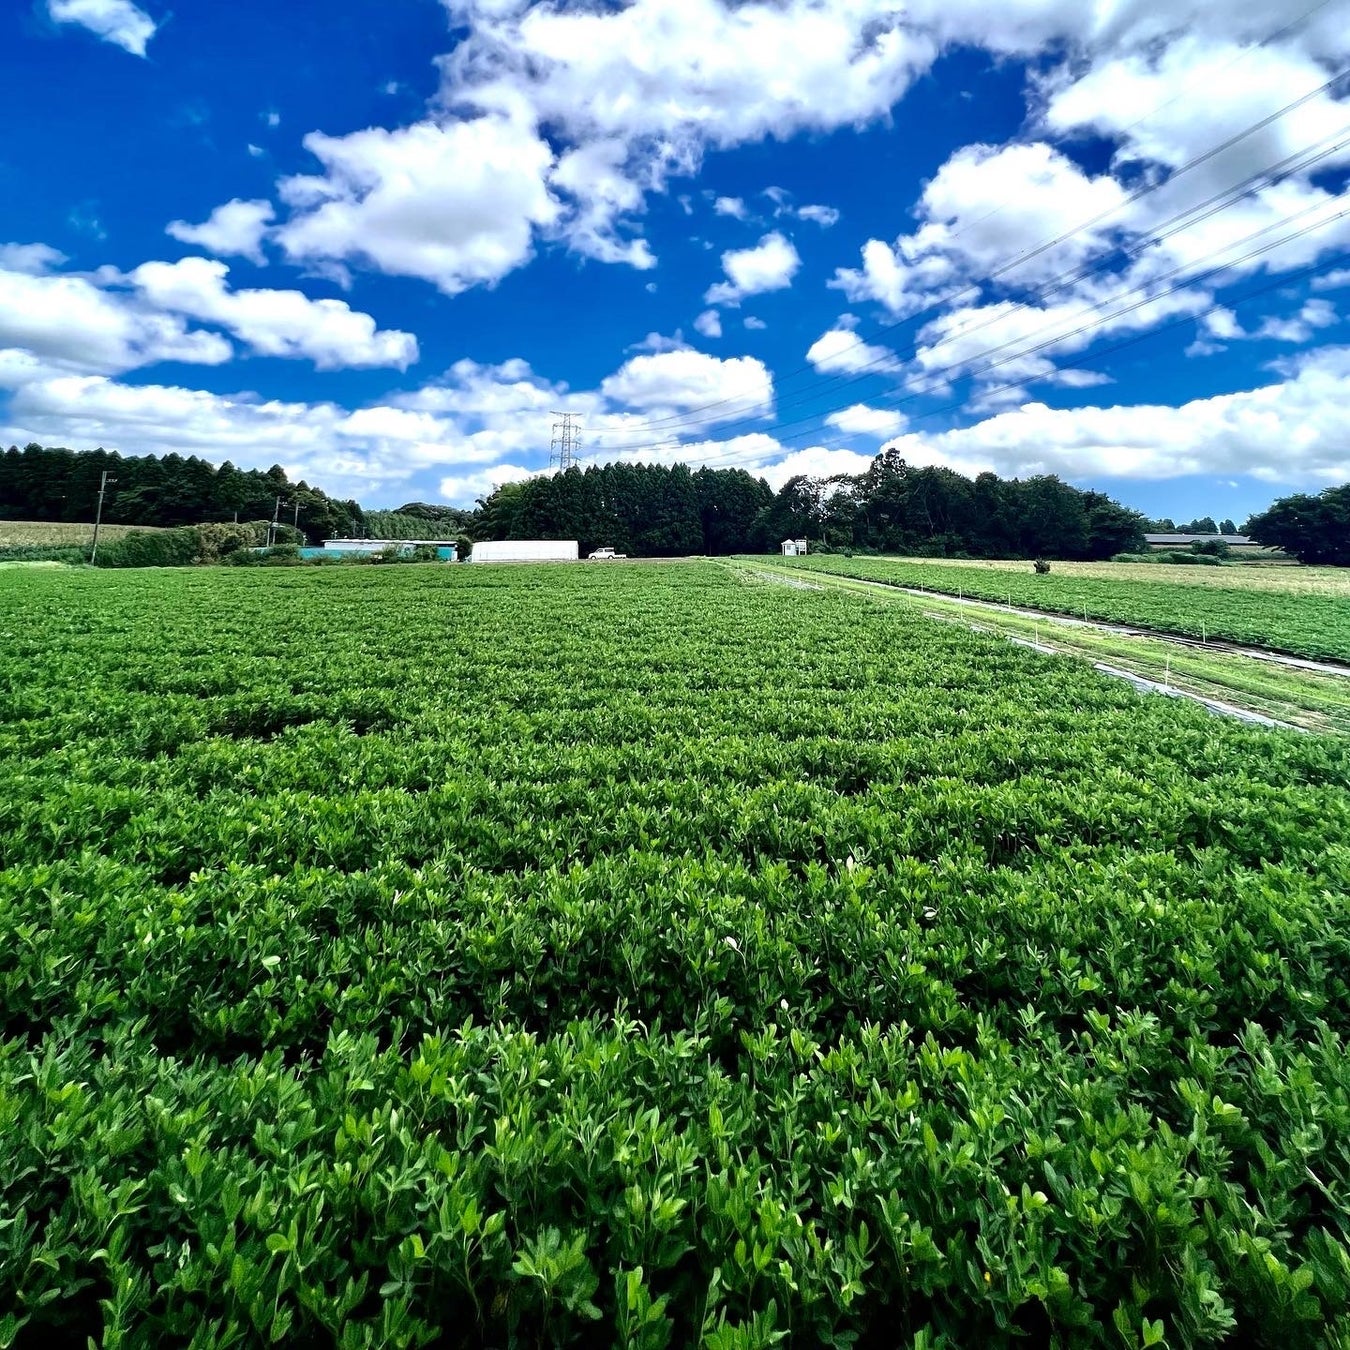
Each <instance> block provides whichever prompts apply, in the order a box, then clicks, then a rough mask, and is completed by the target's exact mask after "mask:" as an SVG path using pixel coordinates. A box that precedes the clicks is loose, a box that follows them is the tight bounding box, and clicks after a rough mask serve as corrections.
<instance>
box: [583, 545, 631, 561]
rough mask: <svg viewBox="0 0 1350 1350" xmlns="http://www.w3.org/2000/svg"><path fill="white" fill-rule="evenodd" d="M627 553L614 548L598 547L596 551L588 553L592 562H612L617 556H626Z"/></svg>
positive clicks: (588, 557)
mask: <svg viewBox="0 0 1350 1350" xmlns="http://www.w3.org/2000/svg"><path fill="white" fill-rule="evenodd" d="M627 556H628V554H626V553H615V552H614V550H613V549H612V548H598V549H596V550H595V552H594V553H588V554H587V555H586V557H587V559H588V560H589V561H590V562H611V561H612V560H614V559H615V558H626V557H627Z"/></svg>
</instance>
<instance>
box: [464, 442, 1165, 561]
mask: <svg viewBox="0 0 1350 1350" xmlns="http://www.w3.org/2000/svg"><path fill="white" fill-rule="evenodd" d="M474 524H475V528H476V530H477V531H478V537H479V538H483V539H511V538H532V537H535V538H543V539H549V538H552V539H576V540H577V541H578V542H579V543H580V544H581V547H582V550H583V551H588V550H590V549H592V548H595V547H597V546H601V545H608V546H609V547H612V548H616V549H618V550H620V551H621V552H624V553H629V554H633V555H636V556H661V555H678V554H685V553H713V554H722V553H762V552H768V551H776V550H777V548H778V546H779V544H780V543H781V542H782V541H783V540H784V539H797V538H805V539H808V540H810V541H811V542H812V543H813V544H814V545H815V546H816V547H817V548H822V547H823V548H830V549H860V550H870V551H876V552H884V553H911V554H912V553H931V554H964V555H967V556H970V557H991V558H992V557H1022V558H1031V557H1035V556H1037V555H1039V554H1045V555H1047V556H1050V557H1056V558H1084V559H1091V558H1109V557H1111V555H1112V554H1114V553H1120V552H1124V551H1127V550H1129V549H1131V548H1137V547H1140V546H1141V545H1142V534H1143V528H1144V524H1145V522H1144V518H1143V517H1142V516H1140V515H1138V514H1137V513H1136V512H1134V511H1130V510H1127V509H1126V508H1125V507H1123V506H1121V505H1120V504H1119V503H1118V502H1114V501H1112V500H1111V498H1109V497H1106V496H1104V495H1103V494H1102V493H1100V492H1082V491H1080V490H1079V489H1077V488H1074V487H1071V486H1069V484H1067V483H1063V482H1061V481H1060V480H1059V479H1058V478H1055V477H1051V476H1043V477H1035V478H1029V479H1026V480H1024V481H1022V480H1017V479H1012V480H1006V479H1001V478H998V477H997V476H995V475H994V474H992V473H986V474H981V475H980V476H979V477H978V478H976V479H974V480H972V479H969V478H964V477H962V476H961V475H960V474H958V473H954V472H953V471H952V470H950V469H935V468H913V467H911V466H910V465H908V464H906V463H905V461H904V460H903V459H902V458H901V457H900V456H899V455H898V454H896V453H895V452H894V451H887V452H886V453H884V454H881V455H878V456H877V457H876V459H875V460H874V461H873V462H872V465H871V467H870V468H869V469H868V470H867V471H866V472H865V473H862V474H858V475H856V476H853V475H839V476H836V477H833V478H825V479H820V478H808V477H805V476H801V477H797V478H793V479H790V480H789V481H788V482H787V483H786V484H784V486H783V487H782V489H781V490H780V491H779V492H777V493H776V494H775V493H773V492H772V491H771V490H770V488H769V487H768V485H767V484H766V483H765V482H764V481H763V480H762V479H756V478H753V477H751V475H750V474H748V473H746V472H744V471H743V470H740V469H718V470H713V469H699V470H698V471H697V472H691V471H690V470H689V469H688V468H686V467H685V466H684V465H676V466H674V467H673V468H666V467H663V466H660V465H650V464H609V465H606V466H605V467H603V468H589V469H585V470H581V469H570V470H568V472H566V473H563V474H555V475H554V476H552V477H549V478H533V479H530V480H528V481H527V482H523V483H510V484H507V485H506V486H504V487H502V488H499V489H498V490H497V491H496V492H494V493H493V494H492V495H491V496H490V497H487V498H486V499H484V501H483V502H482V504H481V507H480V510H479V514H478V516H477V518H476V519H475V522H474Z"/></svg>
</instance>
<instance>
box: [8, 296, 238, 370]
mask: <svg viewBox="0 0 1350 1350" xmlns="http://www.w3.org/2000/svg"><path fill="white" fill-rule="evenodd" d="M5 349H9V351H10V355H9V356H8V357H7V359H6V371H7V378H9V379H10V380H11V381H12V380H14V379H17V378H18V376H20V375H23V376H24V378H25V379H31V378H34V377H36V376H39V375H45V374H50V373H53V372H98V373H101V374H103V373H106V374H116V373H121V372H122V371H127V370H134V369H136V368H137V367H140V366H147V365H152V364H154V363H155V362H158V361H184V362H194V363H197V364H202V365H219V364H220V363H221V362H224V361H228V360H229V359H230V357H231V355H232V352H231V348H230V344H229V343H228V342H227V341H226V340H225V339H224V338H222V337H220V336H219V335H218V334H215V333H205V332H200V331H189V330H188V328H187V325H186V324H185V323H184V321H183V319H182V318H181V317H179V316H177V315H169V314H164V313H156V312H153V311H147V310H145V309H143V308H142V307H140V306H137V305H136V304H134V303H133V302H132V301H130V300H129V299H128V298H127V297H124V296H120V295H113V294H110V293H108V292H107V291H105V290H102V289H100V288H99V287H98V286H96V285H94V283H93V282H92V281H90V280H88V279H87V278H85V277H79V276H33V275H30V274H28V273H25V272H15V271H0V351H3V350H5Z"/></svg>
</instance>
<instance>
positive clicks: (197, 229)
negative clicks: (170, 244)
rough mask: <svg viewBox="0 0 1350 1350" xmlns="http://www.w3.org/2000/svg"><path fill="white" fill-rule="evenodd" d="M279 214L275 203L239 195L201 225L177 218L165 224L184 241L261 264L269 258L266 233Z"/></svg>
mask: <svg viewBox="0 0 1350 1350" xmlns="http://www.w3.org/2000/svg"><path fill="white" fill-rule="evenodd" d="M275 215H276V211H275V210H274V208H273V206H272V203H271V202H267V201H241V200H240V199H239V198H237V197H236V198H235V199H234V200H233V201H229V202H226V203H225V205H224V206H218V207H216V209H215V210H214V211H212V212H211V215H210V217H209V218H208V219H206V220H204V221H203V222H202V223H201V224H200V225H190V224H188V222H187V221H185V220H174V221H170V222H169V224H168V225H167V226H166V227H165V233H166V234H168V235H171V236H172V237H173V238H174V239H177V240H180V241H181V242H182V243H184V244H198V245H200V246H201V247H202V248H204V249H206V250H207V251H208V252H210V253H214V254H216V255H217V256H218V257H221V258H230V257H239V258H248V259H249V260H250V261H251V262H255V263H257V264H259V266H261V265H262V264H263V263H264V262H265V261H266V259H265V258H264V257H263V251H262V240H263V236H264V235H265V234H266V233H267V227H268V225H269V223H270V222H271V221H272V219H273V218H274V217H275Z"/></svg>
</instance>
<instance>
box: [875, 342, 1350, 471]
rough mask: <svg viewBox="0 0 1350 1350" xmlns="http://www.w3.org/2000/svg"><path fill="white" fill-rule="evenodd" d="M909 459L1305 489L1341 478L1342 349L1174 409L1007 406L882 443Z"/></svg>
mask: <svg viewBox="0 0 1350 1350" xmlns="http://www.w3.org/2000/svg"><path fill="white" fill-rule="evenodd" d="M892 444H894V445H895V446H896V447H897V448H898V449H899V450H900V452H901V453H902V454H903V455H904V456H905V458H906V459H907V460H908V461H909V462H910V463H911V464H923V463H932V462H937V458H936V457H940V460H941V462H943V463H946V464H950V465H953V466H955V467H957V468H959V469H960V470H961V471H962V472H965V473H971V472H978V471H979V469H980V468H982V467H992V468H994V469H995V470H996V471H997V472H998V473H1000V474H1004V475H1014V474H1021V475H1026V474H1033V473H1058V474H1063V475H1065V476H1066V477H1070V478H1078V479H1082V478H1092V477H1110V478H1131V479H1168V478H1178V477H1182V476H1184V475H1188V474H1208V475H1219V476H1224V477H1227V476H1230V475H1232V474H1234V473H1237V474H1246V475H1250V476H1252V477H1255V478H1259V479H1263V480H1265V481H1267V482H1271V483H1297V484H1302V485H1306V486H1317V485H1324V484H1327V483H1335V482H1344V481H1346V480H1347V479H1350V347H1330V348H1323V349H1322V350H1321V351H1318V352H1314V353H1310V354H1308V355H1307V356H1305V357H1303V358H1300V359H1299V360H1297V361H1296V362H1295V363H1294V364H1293V366H1292V367H1291V369H1290V378H1288V379H1286V380H1284V381H1282V382H1280V383H1276V384H1270V385H1267V386H1264V387H1263V388H1259V389H1253V390H1246V391H1243V392H1240V393H1235V394H1222V395H1218V396H1216V397H1214V398H1205V399H1195V400H1193V401H1191V402H1189V403H1186V404H1183V405H1182V406H1181V407H1168V406H1165V405H1152V404H1137V405H1127V406H1120V407H1106V408H1068V409H1063V408H1061V409H1054V408H1048V407H1046V406H1045V405H1044V404H1041V403H1028V404H1026V405H1024V406H1023V407H1021V408H1018V409H1017V410H1016V411H1011V412H1004V413H1000V414H999V415H997V416H995V417H991V418H988V419H987V420H985V421H982V422H979V423H976V424H975V425H974V426H970V427H966V428H963V429H960V430H956V431H946V432H939V433H926V432H911V433H909V434H908V435H905V436H901V437H900V438H898V439H897V440H896V441H894V442H892Z"/></svg>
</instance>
